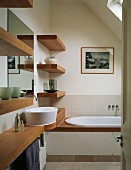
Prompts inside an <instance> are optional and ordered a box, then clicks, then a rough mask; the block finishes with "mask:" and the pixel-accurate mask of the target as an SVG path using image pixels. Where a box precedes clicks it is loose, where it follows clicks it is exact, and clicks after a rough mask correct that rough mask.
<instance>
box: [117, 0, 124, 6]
mask: <svg viewBox="0 0 131 170" xmlns="http://www.w3.org/2000/svg"><path fill="white" fill-rule="evenodd" d="M122 2H123V0H115V3H118V4H120V5H122Z"/></svg>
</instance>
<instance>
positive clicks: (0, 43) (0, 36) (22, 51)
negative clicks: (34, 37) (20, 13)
mask: <svg viewBox="0 0 131 170" xmlns="http://www.w3.org/2000/svg"><path fill="white" fill-rule="evenodd" d="M32 55H33V49H32V48H31V47H30V46H28V45H27V44H25V43H24V42H22V41H21V40H19V39H18V38H16V37H15V36H13V35H12V34H10V33H9V32H7V31H6V30H4V29H3V28H2V27H0V56H32Z"/></svg>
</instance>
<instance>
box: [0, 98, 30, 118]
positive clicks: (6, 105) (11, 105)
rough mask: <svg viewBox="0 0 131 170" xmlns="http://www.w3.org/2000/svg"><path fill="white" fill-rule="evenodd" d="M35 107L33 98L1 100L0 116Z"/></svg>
mask: <svg viewBox="0 0 131 170" xmlns="http://www.w3.org/2000/svg"><path fill="white" fill-rule="evenodd" d="M31 105H33V98H32V97H27V98H26V97H20V98H11V99H9V100H0V115H2V114H6V113H9V112H12V111H15V110H18V109H22V108H24V107H27V106H31Z"/></svg>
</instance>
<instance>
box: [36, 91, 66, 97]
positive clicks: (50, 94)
mask: <svg viewBox="0 0 131 170" xmlns="http://www.w3.org/2000/svg"><path fill="white" fill-rule="evenodd" d="M63 96H65V92H64V91H57V92H55V93H47V92H39V93H37V98H41V97H50V98H59V97H63Z"/></svg>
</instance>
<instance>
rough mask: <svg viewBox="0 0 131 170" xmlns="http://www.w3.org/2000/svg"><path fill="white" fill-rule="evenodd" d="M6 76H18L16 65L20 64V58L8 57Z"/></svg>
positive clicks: (18, 70)
mask: <svg viewBox="0 0 131 170" xmlns="http://www.w3.org/2000/svg"><path fill="white" fill-rule="evenodd" d="M7 60H8V74H20V69H18V68H17V65H18V64H20V56H8V58H7Z"/></svg>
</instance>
